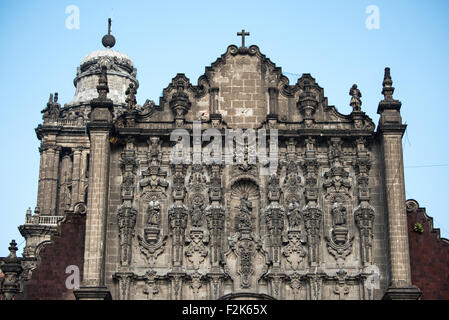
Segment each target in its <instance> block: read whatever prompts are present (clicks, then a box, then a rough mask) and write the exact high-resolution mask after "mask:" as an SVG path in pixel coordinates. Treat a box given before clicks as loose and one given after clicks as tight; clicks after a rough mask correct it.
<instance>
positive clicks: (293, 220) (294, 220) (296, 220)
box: [287, 202, 301, 229]
mask: <svg viewBox="0 0 449 320" xmlns="http://www.w3.org/2000/svg"><path fill="white" fill-rule="evenodd" d="M300 213H301V210H300V209H299V204H298V203H297V202H291V203H290V204H289V205H288V212H287V219H288V225H289V227H290V229H299V226H300V223H301V216H300Z"/></svg>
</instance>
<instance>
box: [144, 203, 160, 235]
mask: <svg viewBox="0 0 449 320" xmlns="http://www.w3.org/2000/svg"><path fill="white" fill-rule="evenodd" d="M160 225H161V203H160V202H159V200H158V199H157V197H156V196H153V197H152V198H151V201H150V202H149V204H148V208H147V220H146V227H145V229H144V235H145V241H146V242H147V243H148V244H154V243H156V242H158V240H159V236H160V233H161V229H160Z"/></svg>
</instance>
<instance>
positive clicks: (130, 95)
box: [125, 82, 137, 111]
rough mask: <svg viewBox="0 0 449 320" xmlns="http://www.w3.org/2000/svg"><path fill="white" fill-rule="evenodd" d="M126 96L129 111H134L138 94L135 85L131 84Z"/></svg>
mask: <svg viewBox="0 0 449 320" xmlns="http://www.w3.org/2000/svg"><path fill="white" fill-rule="evenodd" d="M125 94H126V100H125V102H126V104H127V105H128V111H133V110H134V109H135V108H136V105H137V99H136V94H137V90H136V88H135V87H134V83H132V82H131V83H130V84H129V87H128V89H126V91H125Z"/></svg>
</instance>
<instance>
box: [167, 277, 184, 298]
mask: <svg viewBox="0 0 449 320" xmlns="http://www.w3.org/2000/svg"><path fill="white" fill-rule="evenodd" d="M167 276H168V277H169V279H170V296H171V299H172V300H182V284H183V282H184V278H185V277H186V274H185V273H184V272H170V273H168V274H167Z"/></svg>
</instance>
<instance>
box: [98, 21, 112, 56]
mask: <svg viewBox="0 0 449 320" xmlns="http://www.w3.org/2000/svg"><path fill="white" fill-rule="evenodd" d="M111 25H112V19H111V18H109V19H108V34H106V35H105V36H104V37H103V39H101V42H102V43H103V46H104V47H105V48H107V49H110V48H112V47H113V46H114V45H115V38H114V36H113V35H112V34H111Z"/></svg>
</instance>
